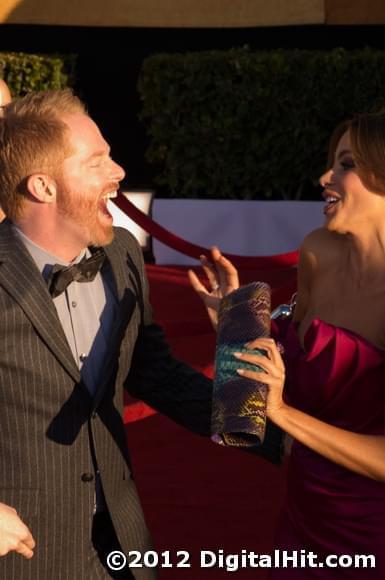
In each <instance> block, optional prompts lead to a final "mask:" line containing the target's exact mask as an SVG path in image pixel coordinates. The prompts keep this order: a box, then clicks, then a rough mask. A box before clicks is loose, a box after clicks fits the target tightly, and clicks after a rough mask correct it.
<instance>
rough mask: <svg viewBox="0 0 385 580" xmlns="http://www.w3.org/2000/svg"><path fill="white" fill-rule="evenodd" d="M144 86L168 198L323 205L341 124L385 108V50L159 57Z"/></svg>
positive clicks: (153, 151) (152, 156)
mask: <svg viewBox="0 0 385 580" xmlns="http://www.w3.org/2000/svg"><path fill="white" fill-rule="evenodd" d="M138 87H139V92H140V95H141V99H142V110H141V113H140V117H141V119H143V120H144V121H145V123H146V125H147V130H148V134H149V136H150V146H149V149H148V151H147V159H148V160H149V161H150V162H151V163H152V164H154V165H155V166H156V167H157V168H158V174H157V177H156V183H157V184H158V185H159V193H160V194H161V195H162V196H164V197H182V198H183V197H187V198H218V199H312V198H314V199H318V198H319V190H318V188H317V183H318V177H319V175H320V174H321V173H323V171H324V169H325V161H326V155H327V148H328V140H329V136H330V133H331V131H332V130H333V128H334V127H335V125H336V124H337V123H338V122H340V121H342V120H344V119H346V118H349V117H351V116H352V115H353V114H354V113H356V112H360V111H361V112H362V111H368V110H372V109H373V108H378V107H379V106H384V104H385V102H384V100H385V51H380V50H373V49H370V48H366V49H363V50H352V51H348V50H345V49H342V48H338V49H334V50H331V51H318V50H299V49H295V50H283V49H279V50H269V51H267V50H263V51H251V50H249V49H248V48H239V49H232V50H228V51H210V52H197V53H186V54H159V55H154V56H151V57H149V58H147V59H146V60H145V61H144V63H143V68H142V71H141V76H140V79H139V85H138Z"/></svg>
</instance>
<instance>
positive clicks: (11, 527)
mask: <svg viewBox="0 0 385 580" xmlns="http://www.w3.org/2000/svg"><path fill="white" fill-rule="evenodd" d="M34 547H35V540H34V539H33V537H32V534H31V532H30V531H29V529H28V528H27V526H26V525H25V524H24V523H23V522H22V521H21V519H20V518H19V516H18V515H17V511H16V510H15V509H14V508H12V507H10V506H8V505H6V504H5V503H0V556H5V555H6V554H8V552H11V551H12V550H13V551H15V552H17V553H18V554H21V555H22V556H24V558H28V559H29V558H32V556H33V549H34Z"/></svg>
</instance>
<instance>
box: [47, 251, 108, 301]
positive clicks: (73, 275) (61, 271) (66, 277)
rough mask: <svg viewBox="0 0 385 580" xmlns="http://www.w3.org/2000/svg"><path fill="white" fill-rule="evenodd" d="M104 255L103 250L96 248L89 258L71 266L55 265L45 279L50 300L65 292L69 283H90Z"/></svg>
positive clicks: (101, 263) (100, 265)
mask: <svg viewBox="0 0 385 580" xmlns="http://www.w3.org/2000/svg"><path fill="white" fill-rule="evenodd" d="M105 257H106V254H105V252H104V250H103V248H98V249H97V250H95V252H93V254H92V256H91V257H90V258H86V257H85V256H84V258H82V259H81V260H80V262H78V263H77V264H73V266H60V264H55V265H54V266H53V268H52V270H51V272H50V275H49V276H48V279H47V284H48V290H49V293H50V294H51V296H52V298H56V296H59V295H60V294H62V292H64V291H65V289H66V288H67V286H69V285H70V284H71V282H92V280H93V279H94V278H95V276H96V274H97V273H98V272H99V270H100V268H101V267H102V265H103V262H104V260H105Z"/></svg>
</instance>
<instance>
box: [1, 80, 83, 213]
mask: <svg viewBox="0 0 385 580" xmlns="http://www.w3.org/2000/svg"><path fill="white" fill-rule="evenodd" d="M78 113H81V114H86V109H85V106H84V104H83V103H82V102H81V101H80V99H78V97H76V96H75V95H74V94H73V92H72V90H70V89H64V90H58V91H46V92H40V93H29V94H27V95H26V96H25V97H22V98H20V99H17V100H14V101H12V102H11V103H10V104H9V105H7V107H5V108H4V115H3V117H1V118H0V206H1V207H2V208H3V210H4V211H5V214H6V215H7V217H8V218H10V219H11V220H15V219H16V218H18V217H20V216H21V214H22V209H23V203H24V200H25V196H26V194H27V189H26V182H27V179H28V177H29V176H30V175H33V174H34V173H47V174H49V175H55V173H56V172H57V171H58V169H59V167H60V165H61V163H62V162H63V160H64V159H65V158H66V157H67V156H68V155H70V153H71V149H70V145H69V141H68V138H67V131H68V128H67V125H66V124H65V123H64V122H63V121H62V120H61V117H63V116H64V115H71V114H78Z"/></svg>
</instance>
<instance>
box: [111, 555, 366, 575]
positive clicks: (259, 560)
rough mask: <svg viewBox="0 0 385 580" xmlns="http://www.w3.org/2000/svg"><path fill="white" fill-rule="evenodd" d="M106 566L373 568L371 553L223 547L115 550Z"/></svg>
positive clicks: (117, 568)
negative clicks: (230, 549) (195, 551)
mask: <svg viewBox="0 0 385 580" xmlns="http://www.w3.org/2000/svg"><path fill="white" fill-rule="evenodd" d="M107 566H108V567H109V568H110V570H114V571H118V570H123V569H124V568H130V569H133V568H180V569H183V568H201V569H202V568H222V569H224V570H226V571H227V572H236V571H237V570H240V569H242V568H243V569H244V568H375V567H376V558H375V556H374V554H353V555H349V554H328V555H327V556H323V557H320V556H318V554H316V553H315V552H312V551H311V550H304V549H303V550H274V551H273V552H272V553H271V554H258V553H257V552H253V551H250V550H241V551H240V552H237V553H230V552H229V553H227V552H225V550H222V549H219V550H216V551H213V550H201V551H200V553H198V556H197V555H196V554H194V555H192V554H190V553H189V552H188V551H187V550H174V551H173V550H164V551H162V552H157V551H155V550H148V551H147V552H143V553H142V552H139V551H137V550H133V551H131V552H128V553H127V554H124V553H123V552H121V551H118V550H115V551H113V552H110V553H109V554H108V556H107Z"/></svg>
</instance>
